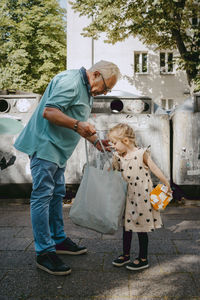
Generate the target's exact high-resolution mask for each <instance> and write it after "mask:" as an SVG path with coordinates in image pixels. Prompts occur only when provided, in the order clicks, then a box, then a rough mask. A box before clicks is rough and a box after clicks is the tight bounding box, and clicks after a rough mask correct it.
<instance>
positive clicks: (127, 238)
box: [123, 227, 148, 259]
mask: <svg viewBox="0 0 200 300" xmlns="http://www.w3.org/2000/svg"><path fill="white" fill-rule="evenodd" d="M137 234H138V240H139V256H138V257H139V258H144V259H147V254H148V234H147V232H137ZM131 241H132V231H125V228H124V227H123V255H130V249H131Z"/></svg>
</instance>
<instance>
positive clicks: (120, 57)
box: [67, 3, 188, 104]
mask: <svg viewBox="0 0 200 300" xmlns="http://www.w3.org/2000/svg"><path fill="white" fill-rule="evenodd" d="M89 23H90V20H89V19H88V18H87V17H79V15H78V14H77V13H76V14H75V13H74V11H73V10H72V9H71V7H70V5H69V3H68V6H67V68H68V69H73V68H80V67H81V66H84V67H85V68H86V69H87V68H89V67H90V66H91V65H92V63H93V62H94V63H95V62H97V61H99V60H101V59H103V60H109V61H112V62H114V63H116V64H117V65H118V66H119V68H120V70H121V73H122V75H123V79H122V80H120V81H119V82H118V83H117V85H116V86H115V89H121V90H124V91H128V92H132V93H138V94H140V95H144V96H148V97H151V98H152V99H153V101H155V102H156V103H158V104H161V99H163V98H164V99H174V101H175V102H174V103H175V104H179V103H181V102H183V101H184V100H185V99H186V98H188V96H187V95H184V92H185V91H186V90H188V84H187V80H186V74H185V72H183V71H180V70H179V71H178V70H177V71H175V73H174V74H173V75H160V67H159V65H160V58H159V51H155V50H154V49H155V47H153V46H152V47H149V48H147V47H146V46H145V45H144V44H142V42H140V41H139V40H138V39H137V38H133V37H131V38H129V39H126V40H125V41H124V42H118V43H116V44H115V45H112V44H107V43H105V42H104V37H105V36H104V34H102V35H101V38H100V39H99V40H97V41H96V40H95V41H94V43H93V49H92V39H91V38H84V37H82V36H81V32H82V29H83V27H85V26H87V24H89ZM134 51H148V55H149V73H148V74H134Z"/></svg>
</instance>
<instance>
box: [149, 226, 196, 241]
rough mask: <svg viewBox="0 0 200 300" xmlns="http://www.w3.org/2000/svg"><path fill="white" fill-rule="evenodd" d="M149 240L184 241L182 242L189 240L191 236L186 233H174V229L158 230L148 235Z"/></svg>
mask: <svg viewBox="0 0 200 300" xmlns="http://www.w3.org/2000/svg"><path fill="white" fill-rule="evenodd" d="M149 238H150V239H156V240H157V239H162V240H169V239H176V240H178V239H180V240H182V239H184V240H191V239H192V234H191V233H190V232H186V231H176V229H172V228H159V229H158V230H155V231H154V232H150V233H149Z"/></svg>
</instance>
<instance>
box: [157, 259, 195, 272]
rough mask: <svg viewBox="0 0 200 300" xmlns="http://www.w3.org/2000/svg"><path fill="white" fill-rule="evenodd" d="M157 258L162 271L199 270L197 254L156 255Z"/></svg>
mask: <svg viewBox="0 0 200 300" xmlns="http://www.w3.org/2000/svg"><path fill="white" fill-rule="evenodd" d="M157 259H158V261H159V264H160V268H161V270H162V272H164V273H174V272H191V273H199V272H200V256H199V255H189V254H187V255H185V254H181V255H157ZM196 275H197V274H196ZM196 275H195V276H196Z"/></svg>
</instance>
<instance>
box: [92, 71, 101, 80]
mask: <svg viewBox="0 0 200 300" xmlns="http://www.w3.org/2000/svg"><path fill="white" fill-rule="evenodd" d="M93 75H94V78H98V77H99V76H101V74H100V72H99V71H94V72H93Z"/></svg>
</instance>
